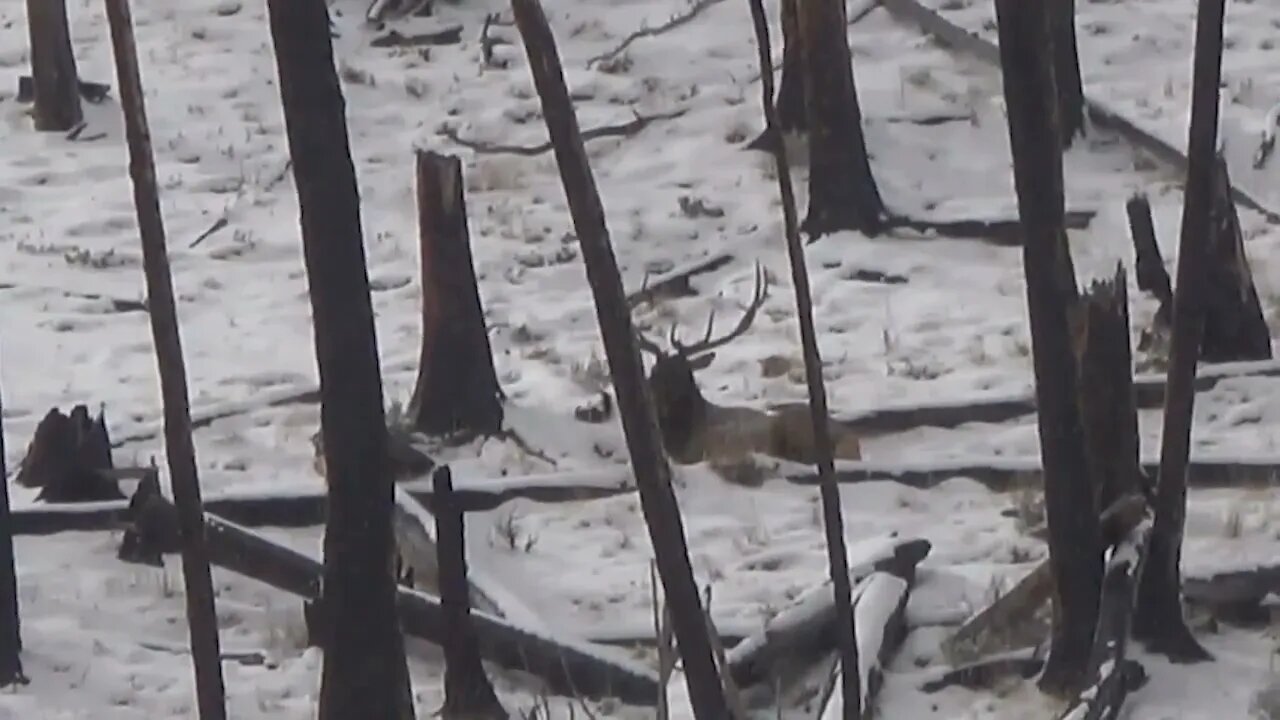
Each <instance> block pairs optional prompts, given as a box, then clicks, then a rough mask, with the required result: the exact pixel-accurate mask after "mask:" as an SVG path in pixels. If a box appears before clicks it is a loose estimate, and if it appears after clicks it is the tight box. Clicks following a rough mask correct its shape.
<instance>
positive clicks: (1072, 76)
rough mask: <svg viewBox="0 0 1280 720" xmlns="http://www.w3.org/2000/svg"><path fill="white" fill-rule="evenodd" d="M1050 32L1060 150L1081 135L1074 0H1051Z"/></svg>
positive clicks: (1081, 90)
mask: <svg viewBox="0 0 1280 720" xmlns="http://www.w3.org/2000/svg"><path fill="white" fill-rule="evenodd" d="M1048 5H1049V31H1050V33H1051V35H1052V38H1051V40H1052V44H1053V84H1054V87H1055V88H1056V89H1057V92H1058V128H1059V131H1060V132H1061V133H1062V135H1061V139H1062V147H1063V149H1066V148H1069V147H1071V141H1072V140H1075V138H1076V136H1077V135H1083V134H1084V82H1083V81H1082V80H1081V79H1080V53H1079V50H1078V48H1077V44H1076V0H1050V2H1049V3H1048Z"/></svg>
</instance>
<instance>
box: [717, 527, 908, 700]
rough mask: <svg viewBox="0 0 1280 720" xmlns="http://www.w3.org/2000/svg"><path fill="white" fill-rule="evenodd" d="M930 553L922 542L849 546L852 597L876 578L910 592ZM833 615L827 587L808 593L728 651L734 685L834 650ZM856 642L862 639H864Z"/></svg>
mask: <svg viewBox="0 0 1280 720" xmlns="http://www.w3.org/2000/svg"><path fill="white" fill-rule="evenodd" d="M929 550H930V544H929V541H927V540H920V539H914V540H901V539H897V538H877V539H875V540H871V541H864V542H862V543H857V544H854V545H851V546H850V547H849V558H850V567H849V580H850V584H851V585H852V586H853V587H854V588H855V589H854V595H855V596H857V595H858V593H859V592H860V591H859V590H858V589H857V588H859V587H860V586H862V585H864V584H865V582H866V580H867V578H869V577H870V576H872V575H873V574H875V573H877V572H881V573H885V574H887V575H889V576H892V577H896V578H898V579H900V580H902V581H903V583H904V587H905V586H909V585H910V584H911V583H913V582H914V581H915V571H916V566H917V565H919V564H920V561H921V560H923V559H924V558H925V556H926V555H928V554H929ZM835 613H836V609H835V597H834V595H833V594H832V592H831V584H830V582H829V581H828V582H824V583H822V584H820V585H818V586H816V587H814V588H812V589H810V590H808V591H806V592H805V593H804V594H802V595H801V596H800V597H798V598H797V599H796V600H795V602H794V603H792V604H791V605H790V606H789V607H787V608H785V609H783V610H782V611H781V612H779V613H778V614H777V615H775V616H774V617H773V618H772V619H770V620H769V622H768V623H766V624H765V626H764V628H762V629H761V630H760V631H759V632H756V633H754V634H752V635H750V636H748V637H747V638H746V639H745V640H743V641H742V642H740V643H738V644H737V645H735V646H734V647H733V649H732V650H730V651H729V653H728V655H727V658H726V659H727V660H728V665H729V671H730V673H731V674H732V676H733V680H734V682H735V683H737V684H738V685H739V686H740V687H747V686H749V685H752V684H755V683H758V682H760V681H762V680H765V679H767V678H769V677H771V672H770V671H771V669H772V668H773V667H774V666H775V665H777V664H778V663H783V662H803V661H805V660H807V659H811V658H814V657H818V656H821V655H822V654H824V653H826V652H828V651H831V650H833V649H834V648H835V638H834V637H833V636H832V630H833V629H834V627H835V624H836V615H835ZM858 637H859V639H861V637H862V635H861V634H859V635H858Z"/></svg>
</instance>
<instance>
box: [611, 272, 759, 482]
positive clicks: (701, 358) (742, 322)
mask: <svg viewBox="0 0 1280 720" xmlns="http://www.w3.org/2000/svg"><path fill="white" fill-rule="evenodd" d="M767 295H768V281H767V279H766V278H765V275H764V271H763V269H762V268H761V267H760V266H759V265H757V266H756V284H755V290H754V292H753V293H752V298H751V302H750V303H749V304H748V306H747V309H746V311H745V312H744V313H743V315H742V317H741V318H740V319H739V320H738V324H737V325H736V326H735V327H734V328H733V329H732V330H730V331H729V332H728V333H726V334H724V335H721V336H720V337H717V338H712V336H711V333H712V330H713V328H714V324H715V311H712V312H711V314H710V316H709V317H708V318H707V329H706V332H705V333H703V336H702V339H700V340H698V341H696V342H694V343H691V344H688V345H686V344H684V343H682V342H680V339H679V338H678V337H676V328H675V327H674V326H673V327H672V328H671V332H670V333H669V334H668V335H667V344H668V345H669V346H670V348H671V349H670V351H666V350H663V349H662V348H661V347H660V346H659V345H658V344H657V343H656V342H654V341H652V340H650V339H649V338H647V337H645V336H644V335H643V334H642V333H640V332H639V331H637V332H636V340H637V343H638V344H639V346H640V349H641V350H642V351H644V352H646V353H648V354H650V355H652V356H653V357H654V364H653V367H652V368H651V369H650V370H649V391H650V393H651V394H652V396H653V401H654V406H655V407H656V410H657V415H658V418H657V419H658V428H659V429H660V430H661V432H662V441H663V444H664V445H665V446H666V448H667V452H668V453H670V454H671V456H672V458H674V459H675V460H677V461H679V462H697V461H698V460H701V459H702V455H703V451H704V448H702V447H701V445H702V436H703V431H704V430H705V426H706V424H707V422H708V415H709V414H710V413H711V411H712V410H713V409H714V406H712V405H711V404H710V403H708V402H707V399H706V398H705V397H703V395H702V390H701V389H700V388H699V387H698V383H697V381H696V380H695V379H694V376H693V375H694V372H696V371H698V370H701V369H703V368H705V367H707V366H708V365H710V364H711V361H712V360H714V359H715V356H716V355H715V350H716V349H717V348H720V347H722V346H724V345H726V344H728V343H729V342H731V341H733V340H734V339H735V338H737V337H739V336H741V335H742V334H743V333H745V332H746V331H747V330H748V329H749V328H750V327H751V323H752V322H754V321H755V316H756V311H758V310H759V309H760V306H761V305H763V304H764V301H765V298H766V297H767Z"/></svg>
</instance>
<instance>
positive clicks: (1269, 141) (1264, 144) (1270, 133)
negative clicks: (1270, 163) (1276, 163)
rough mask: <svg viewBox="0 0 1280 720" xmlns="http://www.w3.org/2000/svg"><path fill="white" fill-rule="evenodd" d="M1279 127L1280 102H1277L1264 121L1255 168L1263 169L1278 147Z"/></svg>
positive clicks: (1254, 159)
mask: <svg viewBox="0 0 1280 720" xmlns="http://www.w3.org/2000/svg"><path fill="white" fill-rule="evenodd" d="M1277 129H1280V103H1276V104H1275V105H1274V106H1273V107H1272V108H1271V110H1270V111H1268V112H1267V119H1266V120H1265V121H1263V127H1262V141H1261V142H1260V143H1259V144H1258V151H1257V152H1256V153H1255V154H1254V156H1253V169H1254V170H1261V169H1262V168H1263V167H1265V166H1266V164H1267V160H1269V159H1270V158H1271V153H1272V152H1273V151H1274V150H1275V149H1276V130H1277Z"/></svg>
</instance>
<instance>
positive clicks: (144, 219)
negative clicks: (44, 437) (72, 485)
mask: <svg viewBox="0 0 1280 720" xmlns="http://www.w3.org/2000/svg"><path fill="white" fill-rule="evenodd" d="M107 22H108V24H109V25H110V28H111V47H112V50H113V52H114V56H115V64H116V78H117V84H118V85H119V86H120V105H121V108H122V110H123V111H124V128H125V139H126V140H127V142H128V145H129V179H130V180H131V182H132V184H133V204H134V208H135V209H136V211H137V215H138V234H139V237H140V238H141V240H142V264H143V273H144V275H145V278H146V284H147V308H148V310H149V313H148V314H149V315H150V318H151V336H152V338H153V340H154V342H155V346H156V365H157V366H158V368H159V372H160V395H161V398H162V400H163V404H164V446H165V455H166V456H167V457H168V461H169V478H170V481H171V483H172V485H173V496H174V502H175V504H176V505H177V506H178V521H179V529H180V531H181V534H182V576H183V580H184V583H185V585H186V600H187V623H188V625H189V626H190V630H191V659H192V661H193V663H194V664H195V676H196V695H197V699H198V704H199V708H200V717H201V719H202V720H219V719H221V718H225V717H226V716H227V710H226V690H225V687H224V685H223V679H222V662H221V651H220V649H219V647H218V618H217V615H216V612H215V609H214V598H213V579H212V577H211V576H210V573H209V550H208V547H207V544H206V539H205V535H204V510H203V508H202V506H201V501H200V481H199V477H198V474H197V470H196V449H195V443H194V442H193V441H192V439H191V406H190V397H189V395H188V392H187V371H186V366H185V363H184V361H183V358H182V338H181V336H180V335H179V331H178V312H177V303H176V301H175V300H174V295H173V277H172V274H171V272H170V270H169V254H168V250H167V249H166V240H165V232H164V220H163V218H162V217H161V215H160V193H159V191H158V189H157V187H156V168H155V156H154V155H153V153H152V149H151V130H150V128H149V127H148V126H147V109H146V102H145V100H144V97H143V92H142V76H141V73H140V71H139V69H138V52H137V45H136V43H135V42H134V36H133V17H132V14H131V12H130V10H129V2H128V0H107ZM104 435H105V433H104Z"/></svg>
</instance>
